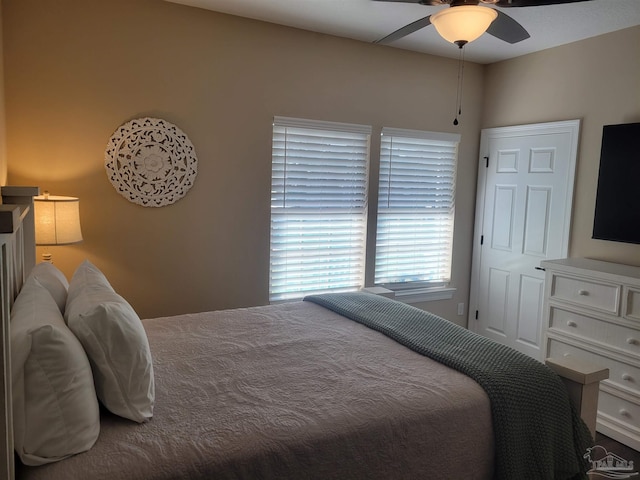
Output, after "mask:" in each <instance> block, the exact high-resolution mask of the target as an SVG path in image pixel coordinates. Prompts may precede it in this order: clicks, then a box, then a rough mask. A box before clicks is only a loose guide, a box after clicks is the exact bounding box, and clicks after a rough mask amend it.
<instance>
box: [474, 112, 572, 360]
mask: <svg viewBox="0 0 640 480" xmlns="http://www.w3.org/2000/svg"><path fill="white" fill-rule="evenodd" d="M578 129H579V121H578V120H575V121H569V122H554V123H546V124H536V125H524V126H517V127H503V128H495V129H487V130H483V131H482V140H481V146H480V148H481V161H482V163H481V166H480V169H479V172H478V198H477V209H476V226H475V234H474V236H475V243H474V252H473V263H472V279H471V298H470V307H471V308H470V309H469V328H470V329H471V330H473V331H475V332H477V333H479V334H481V335H485V336H487V337H489V338H492V339H494V340H496V341H499V342H501V343H505V344H507V345H509V346H511V347H513V348H516V349H517V350H519V351H521V352H523V353H526V354H527V355H530V356H532V357H534V358H537V359H540V360H541V359H542V355H543V352H542V349H541V348H540V346H541V342H542V338H543V332H542V324H541V319H542V295H543V291H544V273H543V272H542V271H540V270H537V269H536V267H538V266H539V265H540V262H541V261H542V260H544V259H551V258H562V257H566V256H567V250H568V243H569V230H570V225H569V224H570V215H571V203H572V199H573V181H574V173H575V162H576V151H577V139H578ZM476 312H477V315H476Z"/></svg>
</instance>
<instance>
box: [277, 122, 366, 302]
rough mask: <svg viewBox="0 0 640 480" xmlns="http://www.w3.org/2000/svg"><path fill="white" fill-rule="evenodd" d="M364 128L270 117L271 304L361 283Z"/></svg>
mask: <svg viewBox="0 0 640 480" xmlns="http://www.w3.org/2000/svg"><path fill="white" fill-rule="evenodd" d="M370 134H371V128H370V127H367V126H360V125H351V124H340V123H327V122H314V121H306V120H298V119H291V118H284V117H276V118H275V119H274V125H273V152H272V175H271V177H272V178H271V258H270V276H269V299H270V300H271V301H279V300H287V299H293V298H301V297H303V296H305V295H307V294H309V293H322V292H329V291H331V292H338V291H349V290H358V289H359V288H361V287H362V286H363V285H364V265H365V237H366V220H367V181H368V178H367V177H368V164H369V140H370Z"/></svg>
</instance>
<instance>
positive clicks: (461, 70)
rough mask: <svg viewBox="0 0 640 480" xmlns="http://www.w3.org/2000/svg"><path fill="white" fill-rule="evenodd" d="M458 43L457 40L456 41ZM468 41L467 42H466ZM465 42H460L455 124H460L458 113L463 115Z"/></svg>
mask: <svg viewBox="0 0 640 480" xmlns="http://www.w3.org/2000/svg"><path fill="white" fill-rule="evenodd" d="M456 43H457V42H456ZM465 43H466V42H465ZM465 43H462V42H460V43H458V47H459V48H460V55H459V57H458V90H457V92H456V115H455V118H454V119H453V124H454V125H458V123H460V122H458V115H462V93H463V80H464V48H463V47H464V45H465Z"/></svg>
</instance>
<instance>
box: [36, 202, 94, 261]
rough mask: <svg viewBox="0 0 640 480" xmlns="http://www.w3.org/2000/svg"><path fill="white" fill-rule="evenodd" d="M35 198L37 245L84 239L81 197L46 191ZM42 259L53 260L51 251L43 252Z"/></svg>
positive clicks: (60, 243) (69, 242)
mask: <svg viewBox="0 0 640 480" xmlns="http://www.w3.org/2000/svg"><path fill="white" fill-rule="evenodd" d="M33 200H34V216H35V223H36V245H41V246H49V245H70V244H73V243H79V242H81V241H82V231H81V230H80V199H78V198H76V197H61V196H57V195H49V192H44V194H43V195H38V196H37V197H34V198H33ZM42 261H44V262H51V253H49V252H45V253H43V254H42Z"/></svg>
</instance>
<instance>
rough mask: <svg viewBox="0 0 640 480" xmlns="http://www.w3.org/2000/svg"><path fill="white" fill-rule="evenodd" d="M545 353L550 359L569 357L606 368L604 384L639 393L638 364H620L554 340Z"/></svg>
mask: <svg viewBox="0 0 640 480" xmlns="http://www.w3.org/2000/svg"><path fill="white" fill-rule="evenodd" d="M547 353H548V356H549V357H551V358H565V357H571V358H576V359H579V360H583V361H587V362H589V363H593V364H594V365H599V366H601V367H603V368H608V369H609V379H608V380H605V382H607V383H615V384H616V385H617V386H619V387H623V388H625V389H628V390H632V391H635V392H638V393H640V362H633V361H630V362H629V363H627V362H620V361H617V360H614V359H611V358H607V357H604V356H602V355H599V354H597V353H594V352H590V351H588V350H584V349H582V348H579V347H575V346H573V345H568V344H566V343H563V342H560V341H558V340H555V339H551V340H550V341H549V346H548V352H547Z"/></svg>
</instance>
